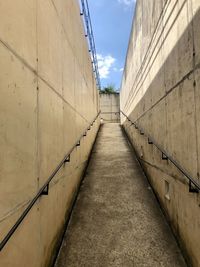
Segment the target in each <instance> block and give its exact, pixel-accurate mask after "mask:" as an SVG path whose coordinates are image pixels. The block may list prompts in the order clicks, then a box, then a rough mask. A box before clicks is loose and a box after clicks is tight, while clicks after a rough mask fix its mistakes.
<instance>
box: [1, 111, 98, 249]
mask: <svg viewBox="0 0 200 267" xmlns="http://www.w3.org/2000/svg"><path fill="white" fill-rule="evenodd" d="M100 113H101V112H100V111H99V113H98V114H97V115H96V117H95V118H94V120H93V121H92V122H91V123H90V124H89V126H88V127H87V128H86V129H85V131H84V132H83V134H82V135H81V136H80V137H79V139H78V140H77V142H76V143H75V144H74V145H73V147H72V148H71V149H70V151H69V152H68V153H67V154H66V155H65V156H64V158H63V159H62V160H61V162H60V163H59V164H58V166H57V167H56V168H55V170H54V171H53V172H52V174H51V175H50V176H49V178H48V179H47V181H46V182H45V183H44V185H43V186H42V187H41V188H40V190H39V191H38V193H37V194H36V195H35V197H34V198H33V199H32V200H31V201H30V203H29V204H28V206H27V208H26V209H25V210H24V211H23V213H22V215H21V216H20V217H19V219H18V220H17V221H16V222H15V224H14V225H13V227H12V228H11V229H10V230H9V232H8V233H7V234H6V236H5V237H4V238H3V240H2V241H1V242H0V251H1V250H2V249H3V248H4V246H5V245H6V243H7V242H8V240H9V239H10V238H11V236H12V235H13V234H14V232H15V231H16V230H17V228H18V227H19V225H20V224H21V223H22V221H23V220H24V218H25V217H26V215H27V214H28V213H29V211H30V210H31V208H32V207H33V205H34V204H35V203H36V201H37V200H38V199H39V198H40V197H41V196H42V195H48V193H49V184H50V182H51V180H52V179H53V178H54V177H55V175H56V174H57V173H58V171H59V170H60V169H61V167H62V166H63V165H64V164H65V163H67V162H70V155H71V154H72V152H73V150H74V149H75V148H76V147H78V146H80V144H81V140H82V138H84V137H85V136H86V135H87V132H88V131H89V130H90V129H91V127H92V126H93V124H94V123H95V121H96V120H97V118H98V117H99V115H100Z"/></svg>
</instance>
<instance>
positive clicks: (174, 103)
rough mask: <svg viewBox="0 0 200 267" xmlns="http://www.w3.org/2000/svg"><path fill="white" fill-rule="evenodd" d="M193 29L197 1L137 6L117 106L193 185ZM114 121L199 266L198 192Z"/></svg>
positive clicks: (199, 47) (197, 116) (197, 61)
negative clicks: (190, 179)
mask: <svg viewBox="0 0 200 267" xmlns="http://www.w3.org/2000/svg"><path fill="white" fill-rule="evenodd" d="M199 25H200V1H199V0H171V1H170V0H138V1H137V5H136V11H135V17H134V22H133V28H132V33H131V37H130V43H129V49H128V53H127V59H126V66H125V70H124V75H123V82H122V91H121V109H122V110H123V111H124V112H125V113H126V114H127V115H128V116H129V117H130V119H131V120H133V121H137V122H138V124H139V125H140V126H141V127H143V128H144V129H145V130H146V132H147V133H148V134H149V135H151V136H152V137H153V138H154V139H155V140H156V141H157V142H158V144H160V146H161V147H162V148H164V149H165V150H166V151H168V152H169V154H171V156H172V157H173V158H174V159H175V160H177V161H178V162H179V163H180V164H181V165H182V166H183V167H184V168H185V169H186V170H187V171H188V172H189V173H190V174H191V175H192V176H193V177H194V178H195V179H196V180H197V181H198V182H199V183H200V181H199V177H200V158H199V156H200V141H199V140H200V139H199V138H200V31H199ZM121 119H122V124H123V126H124V128H125V130H126V132H127V134H128V135H129V137H130V139H131V140H132V143H133V144H134V146H135V148H136V151H137V152H138V155H139V156H140V159H141V161H142V164H143V166H144V168H145V170H146V173H147V174H148V176H149V179H150V182H151V184H152V186H153V188H154V190H155V192H156V194H157V195H158V197H159V199H160V202H161V204H162V206H163V208H164V210H165V212H166V214H167V215H168V216H169V219H170V222H171V225H172V227H173V229H174V231H175V233H176V235H177V237H178V239H179V241H180V243H181V245H182V248H183V249H185V252H186V253H187V255H188V256H189V258H190V261H191V263H192V264H193V266H196V267H197V266H200V253H199V252H200V242H199V240H200V196H199V194H195V193H189V191H188V181H187V179H185V178H184V177H183V175H181V173H180V172H179V171H178V170H177V169H176V168H175V167H173V165H172V164H170V163H169V162H168V161H162V160H161V155H160V152H159V151H158V150H157V149H156V148H155V147H154V146H152V145H148V143H147V140H146V139H145V138H144V137H143V136H142V135H140V134H139V133H138V131H136V130H135V129H134V128H133V127H130V123H128V122H127V120H125V118H124V116H122V118H121ZM141 193H142V192H141Z"/></svg>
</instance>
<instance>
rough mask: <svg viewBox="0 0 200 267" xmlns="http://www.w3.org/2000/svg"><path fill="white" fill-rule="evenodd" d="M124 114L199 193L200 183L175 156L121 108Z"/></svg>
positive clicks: (190, 186) (190, 188) (192, 190)
mask: <svg viewBox="0 0 200 267" xmlns="http://www.w3.org/2000/svg"><path fill="white" fill-rule="evenodd" d="M120 112H121V113H122V115H124V116H125V117H126V118H127V120H128V121H129V122H131V125H134V126H135V129H137V130H138V131H139V132H140V134H141V135H143V136H146V137H147V140H148V144H151V145H154V146H155V147H156V148H157V149H158V150H159V151H160V152H161V153H162V159H163V160H169V161H170V162H171V163H172V164H173V165H174V166H175V167H176V168H177V169H178V170H179V171H180V172H181V173H182V174H183V175H184V176H185V177H186V178H187V179H188V180H189V192H192V193H199V191H200V185H199V183H198V182H197V181H196V180H195V179H194V178H193V177H192V176H191V175H190V174H189V173H188V171H186V170H185V169H184V168H183V167H182V166H181V165H180V163H178V162H177V161H176V160H175V159H173V157H172V156H171V155H170V154H169V153H168V152H167V151H166V150H165V149H163V148H162V147H161V146H160V145H159V144H158V143H157V142H156V141H155V140H154V138H153V137H152V136H150V135H149V134H147V133H146V132H145V130H144V129H143V128H142V127H140V126H139V124H138V123H136V122H133V121H132V120H131V119H129V117H128V116H127V115H126V114H125V113H124V112H123V111H122V110H120Z"/></svg>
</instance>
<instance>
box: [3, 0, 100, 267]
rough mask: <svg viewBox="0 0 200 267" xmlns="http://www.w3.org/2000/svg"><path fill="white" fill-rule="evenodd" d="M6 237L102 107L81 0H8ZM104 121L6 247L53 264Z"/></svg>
mask: <svg viewBox="0 0 200 267" xmlns="http://www.w3.org/2000/svg"><path fill="white" fill-rule="evenodd" d="M0 17H1V24H0V61H1V67H0V69H1V71H0V147H1V152H0V240H2V239H3V237H4V236H5V235H6V234H7V233H8V231H9V230H10V228H11V227H12V226H13V225H14V223H15V222H16V220H17V219H18V218H19V216H20V215H21V214H22V212H23V211H24V209H25V207H26V206H27V205H28V203H29V202H30V200H31V199H32V198H33V197H34V196H35V194H36V193H37V192H38V190H39V188H40V187H41V186H42V185H43V184H44V182H45V181H46V180H47V178H48V177H49V175H50V174H51V173H52V172H53V170H54V169H55V168H56V166H57V165H58V163H59V162H60V161H61V160H62V159H63V157H64V155H65V154H67V153H68V152H69V150H70V149H71V148H72V147H73V146H74V144H75V143H76V141H77V140H78V138H79V137H80V135H81V134H82V133H83V131H85V129H86V128H87V127H88V126H89V124H90V122H91V121H92V120H93V119H94V117H95V116H96V114H97V113H98V111H99V95H98V90H97V88H96V83H95V77H94V73H93V69H92V64H91V57H90V53H89V52H88V44H87V39H86V38H85V30H84V26H83V21H82V17H81V16H80V8H79V2H78V0H67V1H65V0H28V1H27V0H16V1H12V0H8V1H4V0H0ZM99 122H100V120H98V121H96V123H95V124H94V126H93V127H92V129H91V131H89V132H88V135H87V137H85V138H84V140H82V141H81V146H80V147H78V148H77V149H75V150H74V152H73V154H72V155H71V162H70V164H65V166H64V167H63V168H62V169H61V170H60V171H59V172H58V173H57V175H56V176H55V177H54V179H53V181H52V182H51V183H50V191H49V195H48V196H45V197H41V198H40V199H39V201H38V202H37V203H36V204H35V205H34V207H33V208H32V209H31V211H30V213H29V214H28V215H27V217H26V218H25V220H24V221H23V223H22V224H21V225H20V227H19V228H18V229H17V231H16V232H15V233H14V235H13V236H12V238H11V239H10V240H9V242H8V243H7V245H6V246H5V247H4V249H3V250H2V251H1V253H0V266H2V267H19V266H20V267H27V266H28V267H46V266H49V264H50V263H51V261H52V258H53V256H54V252H55V248H56V245H57V242H58V239H59V235H60V233H61V231H62V227H63V225H64V222H65V220H66V217H67V214H68V211H69V207H70V203H71V200H72V197H73V194H74V192H75V191H76V188H77V185H78V184H79V181H80V178H81V175H82V173H83V170H84V167H85V166H86V162H87V159H88V155H89V152H90V149H91V147H92V143H93V141H94V139H95V136H96V133H97V130H98V127H99Z"/></svg>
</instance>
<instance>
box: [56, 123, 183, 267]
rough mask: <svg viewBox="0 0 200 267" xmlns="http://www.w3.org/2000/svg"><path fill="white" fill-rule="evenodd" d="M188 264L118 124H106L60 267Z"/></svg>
mask: <svg viewBox="0 0 200 267" xmlns="http://www.w3.org/2000/svg"><path fill="white" fill-rule="evenodd" d="M80 266H85V267H90V266H91V267H93V266H102V267H106V266H107V267H111V266H113V267H116V266H120V267H122V266H123V267H129V266H130V267H133V266H135V267H143V266H146V267H151V266H152V267H161V266H163V267H184V266H186V265H185V262H184V260H183V257H182V255H181V253H180V250H179V248H178V246H177V244H176V241H175V239H174V237H173V235H172V233H171V230H170V228H169V226H168V224H167V223H166V221H165V218H164V216H163V214H162V212H161V210H160V208H159V205H158V203H157V201H156V199H155V197H154V194H153V193H152V190H151V188H150V186H149V184H148V182H147V180H146V178H145V176H144V174H143V172H142V169H141V167H140V165H139V164H138V162H137V160H136V157H135V155H134V154H133V151H132V149H131V147H130V145H129V144H128V142H127V140H126V138H125V137H124V135H123V133H122V130H121V127H120V125H119V124H115V123H110V124H104V125H103V126H102V128H101V130H100V132H99V135H98V138H97V142H96V145H95V147H94V149H93V152H92V157H91V160H90V164H89V167H88V169H87V173H86V176H85V179H84V183H83V184H82V187H81V190H80V193H79V196H78V199H77V202H76V205H75V207H74V210H73V213H72V217H71V220H70V223H69V226H68V229H67V231H66V234H65V237H64V240H63V244H62V247H61V250H60V253H59V256H58V259H57V262H56V267H80Z"/></svg>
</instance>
